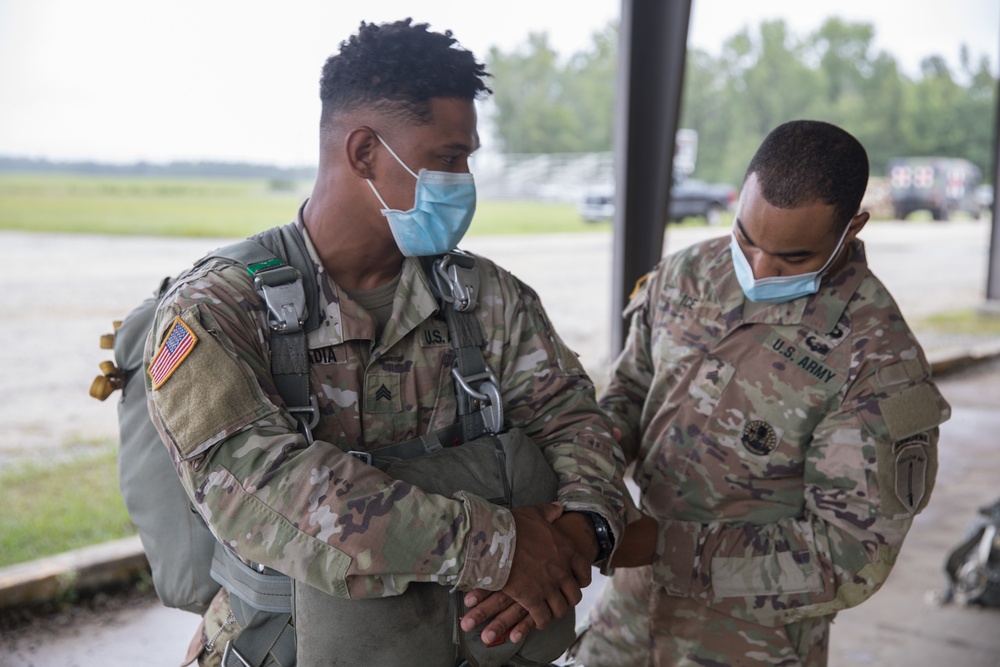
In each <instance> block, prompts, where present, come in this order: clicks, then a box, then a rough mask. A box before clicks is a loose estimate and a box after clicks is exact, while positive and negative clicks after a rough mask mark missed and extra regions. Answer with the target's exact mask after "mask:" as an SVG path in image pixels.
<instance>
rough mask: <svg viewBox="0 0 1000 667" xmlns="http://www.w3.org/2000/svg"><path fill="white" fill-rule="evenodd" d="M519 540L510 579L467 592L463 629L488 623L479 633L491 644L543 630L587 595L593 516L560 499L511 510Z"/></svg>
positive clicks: (594, 540) (594, 552)
mask: <svg viewBox="0 0 1000 667" xmlns="http://www.w3.org/2000/svg"><path fill="white" fill-rule="evenodd" d="M511 513H512V514H513V515H514V525H515V529H516V531H517V538H516V543H515V548H514V562H513V564H512V565H511V571H510V576H509V577H508V578H507V583H506V584H505V585H504V586H503V588H501V589H500V590H499V591H487V590H483V589H475V590H472V591H470V592H468V593H467V594H466V596H465V605H466V607H469V612H468V613H467V614H466V615H465V616H463V617H462V629H463V630H465V631H469V630H472V629H473V628H476V627H478V626H479V625H481V624H483V623H486V622H487V621H489V624H488V625H487V626H486V627H485V628H484V629H483V631H482V633H481V635H480V637H481V638H482V640H483V642H484V643H485V644H487V645H490V644H494V643H495V642H496V641H497V640H498V639H500V640H502V638H503V637H504V636H505V635H509V636H510V639H511V641H513V642H515V643H517V642H519V641H521V639H523V638H524V637H526V636H527V634H528V633H529V632H531V630H533V629H534V628H539V629H543V630H544V629H545V628H546V627H548V625H549V623H550V622H551V621H552V619H554V618H562V617H563V616H565V615H566V614H567V612H569V610H570V609H572V608H573V607H575V606H576V605H577V604H579V602H580V600H582V599H583V592H582V589H583V588H586V587H587V586H589V585H590V581H591V572H590V568H591V564H592V563H593V561H594V558H596V557H597V553H598V544H597V538H596V537H595V535H594V529H593V525H592V523H591V520H590V518H589V517H587V516H586V515H583V514H579V513H577V512H567V513H565V514H564V513H563V510H562V506H561V505H560V504H559V503H547V504H544V505H532V506H526V507H516V508H514V509H512V510H511Z"/></svg>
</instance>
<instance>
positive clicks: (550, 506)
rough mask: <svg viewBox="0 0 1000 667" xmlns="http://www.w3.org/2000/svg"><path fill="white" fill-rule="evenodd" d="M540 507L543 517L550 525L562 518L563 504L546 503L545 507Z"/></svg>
mask: <svg viewBox="0 0 1000 667" xmlns="http://www.w3.org/2000/svg"><path fill="white" fill-rule="evenodd" d="M538 507H539V509H541V511H542V515H543V516H544V517H545V520H546V521H548V522H549V523H552V522H553V521H555V520H556V519H558V518H559V517H561V516H562V513H563V507H562V504H560V503H556V502H552V503H545V504H544V505H538Z"/></svg>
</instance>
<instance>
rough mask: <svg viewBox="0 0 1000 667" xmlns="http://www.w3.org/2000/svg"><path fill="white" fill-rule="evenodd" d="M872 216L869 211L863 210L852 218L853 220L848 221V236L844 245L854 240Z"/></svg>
mask: <svg viewBox="0 0 1000 667" xmlns="http://www.w3.org/2000/svg"><path fill="white" fill-rule="evenodd" d="M870 217H871V215H870V214H869V213H868V211H861V213H858V214H857V215H856V216H854V217H853V218H851V221H850V222H849V223H847V236H845V237H844V245H847V244H848V243H850V242H851V241H853V240H854V237H856V236H857V235H858V232H860V231H861V230H862V228H864V226H865V224H866V223H867V222H868V218H870Z"/></svg>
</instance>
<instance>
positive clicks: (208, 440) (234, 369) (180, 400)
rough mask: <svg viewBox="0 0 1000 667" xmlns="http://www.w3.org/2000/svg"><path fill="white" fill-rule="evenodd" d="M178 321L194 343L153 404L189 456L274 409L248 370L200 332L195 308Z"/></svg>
mask: <svg viewBox="0 0 1000 667" xmlns="http://www.w3.org/2000/svg"><path fill="white" fill-rule="evenodd" d="M180 319H182V320H183V321H184V323H185V324H186V325H187V327H188V328H189V329H190V330H191V332H192V333H193V334H194V335H195V337H196V338H197V340H198V343H197V345H195V346H194V348H193V349H192V350H191V351H190V353H189V354H188V356H187V357H186V358H185V359H184V361H183V362H182V363H180V364H179V365H178V366H177V367H176V369H175V370H174V371H173V373H172V374H171V376H170V378H169V379H167V380H166V381H164V382H163V383H162V384H161V385H160V386H159V388H158V389H156V390H154V391H153V403H154V404H155V405H156V409H157V412H158V413H159V415H160V419H161V420H162V422H163V425H164V426H165V427H166V430H167V433H168V435H169V437H170V440H171V441H172V443H173V446H174V447H175V448H176V449H177V451H178V452H179V454H180V457H181V458H182V459H189V458H192V457H195V456H198V455H199V454H202V453H203V452H205V451H206V450H207V449H209V448H210V447H211V446H212V445H214V444H216V443H217V442H220V441H221V440H223V439H225V438H227V437H229V436H231V435H233V434H234V433H237V432H239V431H240V430H242V429H243V428H245V427H246V426H247V425H249V424H251V423H252V422H254V421H256V420H258V419H261V418H263V417H265V416H267V415H268V414H270V413H272V412H275V411H276V410H277V407H276V406H275V405H274V404H273V403H271V401H270V400H268V398H267V397H266V396H265V395H264V393H263V392H262V391H261V389H260V386H259V385H258V384H257V381H256V379H255V378H254V377H253V375H252V374H251V373H250V372H249V370H248V369H246V368H245V367H244V366H243V365H242V364H241V363H240V362H239V361H237V359H236V358H235V357H234V356H233V355H232V354H231V353H230V352H229V351H227V350H226V349H225V348H224V347H223V346H222V345H221V344H220V343H219V341H218V340H216V338H215V336H213V335H212V334H211V333H209V332H208V331H207V330H205V328H204V327H203V326H202V325H201V321H200V318H199V316H198V309H197V308H192V309H190V310H187V311H185V312H183V313H181V315H180ZM168 330H169V329H168Z"/></svg>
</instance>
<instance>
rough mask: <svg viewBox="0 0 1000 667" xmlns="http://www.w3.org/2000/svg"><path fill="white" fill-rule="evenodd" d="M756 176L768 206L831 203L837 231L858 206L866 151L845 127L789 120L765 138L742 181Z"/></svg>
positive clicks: (865, 176)
mask: <svg viewBox="0 0 1000 667" xmlns="http://www.w3.org/2000/svg"><path fill="white" fill-rule="evenodd" d="M750 174H757V182H758V184H759V185H760V193H761V195H763V197H764V199H765V200H767V202H768V203H769V204H771V205H772V206H777V207H778V208H795V207H798V206H805V205H808V204H814V203H816V202H823V203H824V204H829V205H832V206H833V207H834V211H835V215H836V216H837V223H838V225H843V226H838V227H837V228H836V230H835V231H836V232H841V231H843V229H844V226H846V225H847V224H848V223H849V222H850V221H851V218H853V217H854V216H855V215H857V213H858V210H859V209H860V208H861V200H862V198H863V197H864V196H865V189H866V188H867V187H868V153H867V152H866V151H865V149H864V146H862V145H861V142H859V141H858V140H857V139H855V138H854V136H852V135H851V134H850V133H849V132H847V131H846V130H844V129H842V128H839V127H837V126H836V125H831V124H830V123H824V122H823V121H818V120H793V121H789V122H787V123H783V124H781V125H779V126H778V127H776V128H774V129H773V130H772V131H771V133H770V134H768V135H767V137H765V139H764V141H763V143H761V145H760V147H759V148H758V149H757V152H756V153H754V156H753V159H751V160H750V165H749V166H748V167H747V172H746V175H745V176H744V177H743V182H744V183H745V182H746V179H747V178H749V177H750Z"/></svg>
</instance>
